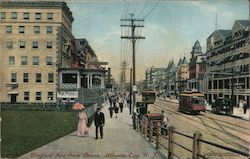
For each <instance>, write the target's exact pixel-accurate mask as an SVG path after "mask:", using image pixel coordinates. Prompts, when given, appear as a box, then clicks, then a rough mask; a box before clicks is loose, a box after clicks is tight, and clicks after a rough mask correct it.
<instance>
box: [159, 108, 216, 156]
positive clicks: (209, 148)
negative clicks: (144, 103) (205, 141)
mask: <svg viewBox="0 0 250 159" xmlns="http://www.w3.org/2000/svg"><path fill="white" fill-rule="evenodd" d="M154 105H155V106H158V105H156V104H154ZM158 107H161V106H158ZM155 108H156V107H155ZM161 108H162V107H161ZM156 109H159V110H160V111H161V110H162V109H160V108H156ZM165 109H166V108H165ZM170 111H171V110H170ZM172 114H173V115H176V114H177V113H175V112H174V113H172ZM173 117H174V116H173ZM177 117H178V116H176V117H175V118H177ZM192 127H194V126H192ZM198 129H199V128H198ZM200 130H202V129H200ZM204 132H205V131H204ZM205 133H206V132H205ZM206 147H207V146H206ZM207 149H208V150H210V152H214V151H213V150H212V149H211V148H209V147H207Z"/></svg>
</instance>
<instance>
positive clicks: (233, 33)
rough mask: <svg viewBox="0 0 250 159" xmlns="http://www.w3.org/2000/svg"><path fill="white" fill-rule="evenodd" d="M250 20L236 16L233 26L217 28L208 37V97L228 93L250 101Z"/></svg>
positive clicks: (234, 100) (227, 95)
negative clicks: (226, 28)
mask: <svg viewBox="0 0 250 159" xmlns="http://www.w3.org/2000/svg"><path fill="white" fill-rule="evenodd" d="M249 28H250V21H249V20H236V21H235V22H234V24H233V26H232V29H231V30H216V31H214V32H213V33H212V34H211V35H210V36H209V37H208V39H207V52H206V54H207V72H208V76H207V80H208V85H207V94H206V96H207V98H208V101H210V102H211V101H212V100H216V99H217V98H218V97H225V98H227V99H231V100H232V101H233V105H234V106H238V104H239V101H240V100H246V101H247V104H248V105H249V104H250V81H249V78H250V74H249V64H250V56H249V54H250V45H249V44H250V39H249V31H250V29H249Z"/></svg>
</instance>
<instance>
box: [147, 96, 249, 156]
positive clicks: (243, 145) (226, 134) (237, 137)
mask: <svg viewBox="0 0 250 159" xmlns="http://www.w3.org/2000/svg"><path fill="white" fill-rule="evenodd" d="M150 106H152V108H156V109H157V110H158V111H161V110H165V111H167V112H168V113H169V114H170V115H171V116H172V117H173V118H175V119H178V120H182V122H185V123H187V124H189V126H190V127H192V128H194V129H196V130H199V131H200V132H201V133H203V134H204V135H205V137H206V138H208V139H210V140H211V141H213V140H215V141H217V142H219V143H221V144H224V145H228V146H230V147H233V148H238V149H240V150H241V151H244V152H248V151H249V149H248V147H249V145H250V142H249V141H247V140H245V139H243V138H242V136H245V137H246V136H249V135H250V134H249V129H248V128H247V127H246V126H242V125H236V124H235V123H230V122H228V121H223V120H222V119H218V117H215V115H214V114H211V113H202V114H201V115H196V116H193V115H188V114H185V113H181V112H179V111H178V105H177V104H175V103H170V102H166V101H161V100H157V101H156V103H155V104H152V105H150ZM203 127H204V128H203ZM208 150H210V151H212V150H211V149H210V148H208Z"/></svg>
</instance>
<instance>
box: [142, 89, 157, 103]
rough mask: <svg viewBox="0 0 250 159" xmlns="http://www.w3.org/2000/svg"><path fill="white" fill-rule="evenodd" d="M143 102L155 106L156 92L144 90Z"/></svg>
mask: <svg viewBox="0 0 250 159" xmlns="http://www.w3.org/2000/svg"><path fill="white" fill-rule="evenodd" d="M142 101H143V102H147V103H148V104H154V103H155V91H153V90H144V91H143V92H142Z"/></svg>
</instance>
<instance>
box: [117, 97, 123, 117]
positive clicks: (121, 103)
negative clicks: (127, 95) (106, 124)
mask: <svg viewBox="0 0 250 159" xmlns="http://www.w3.org/2000/svg"><path fill="white" fill-rule="evenodd" d="M118 102H119V107H120V112H121V113H122V111H123V98H122V97H120V98H119V100H118Z"/></svg>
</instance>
